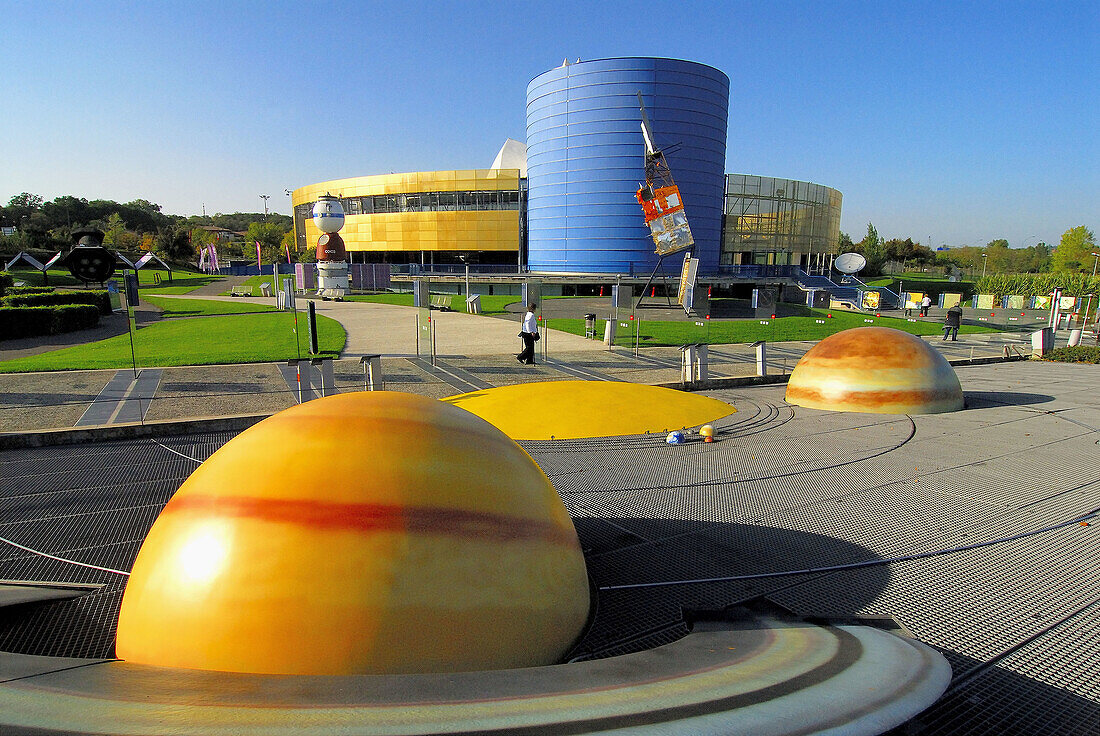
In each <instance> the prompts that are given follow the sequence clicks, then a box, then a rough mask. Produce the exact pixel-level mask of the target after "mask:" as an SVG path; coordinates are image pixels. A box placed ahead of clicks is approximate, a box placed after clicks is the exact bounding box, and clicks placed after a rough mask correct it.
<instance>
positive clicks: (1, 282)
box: [0, 271, 15, 295]
mask: <svg viewBox="0 0 1100 736" xmlns="http://www.w3.org/2000/svg"><path fill="white" fill-rule="evenodd" d="M14 283H15V277H13V276H12V275H11V274H10V273H8V272H7V271H0V295H3V293H4V289H7V288H8V287H9V286H11V285H12V284H14Z"/></svg>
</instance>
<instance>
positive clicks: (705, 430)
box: [699, 424, 714, 437]
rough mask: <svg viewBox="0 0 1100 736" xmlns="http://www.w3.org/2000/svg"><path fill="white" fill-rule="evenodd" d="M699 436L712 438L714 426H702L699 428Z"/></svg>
mask: <svg viewBox="0 0 1100 736" xmlns="http://www.w3.org/2000/svg"><path fill="white" fill-rule="evenodd" d="M699 434H700V435H702V436H703V437H713V436H714V425H713V424H704V425H703V426H702V427H699Z"/></svg>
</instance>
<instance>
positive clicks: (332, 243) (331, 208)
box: [313, 194, 348, 300]
mask: <svg viewBox="0 0 1100 736" xmlns="http://www.w3.org/2000/svg"><path fill="white" fill-rule="evenodd" d="M313 223H314V224H315V225H317V229H318V230H320V231H321V237H319V238H318V239H317V287H318V288H317V296H319V297H321V298H322V299H325V300H328V299H337V300H340V299H343V298H344V296H345V295H347V293H348V264H347V251H346V250H345V249H344V240H343V238H341V237H340V233H339V230H340V228H342V227H343V226H344V208H343V207H342V206H341V205H340V200H339V199H337V198H336V197H333V196H332V195H330V194H324V195H321V196H320V197H318V198H317V203H316V204H315V205H313Z"/></svg>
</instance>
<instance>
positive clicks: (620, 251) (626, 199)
mask: <svg viewBox="0 0 1100 736" xmlns="http://www.w3.org/2000/svg"><path fill="white" fill-rule="evenodd" d="M639 92H641V94H642V100H643V101H644V102H645V106H646V111H647V113H648V115H649V117H650V121H651V123H652V125H653V131H654V136H655V138H656V140H655V143H656V145H657V146H658V147H660V148H661V149H663V150H666V151H667V153H666V158H667V161H668V165H669V168H670V169H671V170H672V175H673V177H674V178H675V180H676V183H677V185H679V187H680V191H681V193H682V194H683V199H684V209H685V211H686V212H687V216H688V222H689V223H690V225H691V231H692V234H693V235H694V237H695V243H696V245H695V255H696V257H698V258H699V259H700V260H701V264H700V266H701V270H702V271H704V272H706V271H709V272H713V271H715V270H717V267H718V254H719V248H720V242H721V227H722V205H723V197H724V191H725V180H724V172H725V160H726V121H727V115H728V108H729V78H728V77H727V76H726V75H725V74H723V73H722V72H720V71H718V70H717V69H714V68H712V67H709V66H705V65H703V64H697V63H695V62H690V61H680V60H676V59H654V58H625V59H600V60H596V61H585V62H580V63H577V64H571V65H569V66H564V67H559V68H557V69H552V70H550V71H548V72H545V73H544V74H540V75H539V76H537V77H535V78H534V79H533V80H531V83H530V84H529V85H528V86H527V167H528V168H527V175H528V196H527V206H528V213H529V225H528V243H529V245H528V264H529V266H530V267H531V269H532V270H535V271H563V272H595V273H628V272H635V273H644V272H648V271H650V270H651V269H652V268H653V267H654V266H655V265H656V263H657V255H656V254H655V253H654V245H653V240H652V238H651V237H650V233H649V228H648V227H646V225H645V222H644V220H643V219H642V211H641V208H640V207H639V206H638V203H637V200H636V199H635V196H634V195H635V192H636V191H637V189H638V186H639V185H640V184H642V183H644V180H645V170H644V158H643V156H644V147H643V144H642V135H641V127H640V125H641V116H640V114H639V111H638V93H639ZM665 268H666V269H667V270H668V271H670V272H674V271H678V270H679V268H680V259H678V258H670V259H668V260H667V261H666V263H665Z"/></svg>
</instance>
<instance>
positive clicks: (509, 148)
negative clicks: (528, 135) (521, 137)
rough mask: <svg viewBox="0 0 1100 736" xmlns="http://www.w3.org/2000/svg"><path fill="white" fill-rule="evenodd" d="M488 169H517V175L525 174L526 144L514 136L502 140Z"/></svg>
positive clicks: (523, 175) (524, 175)
mask: <svg viewBox="0 0 1100 736" xmlns="http://www.w3.org/2000/svg"><path fill="white" fill-rule="evenodd" d="M489 168H490V169H519V175H520V176H522V177H526V176H527V146H526V145H525V144H523V143H521V142H519V141H517V140H516V139H515V138H509V139H508V140H506V141H504V145H503V146H501V147H500V151H498V152H497V157H496V158H495V159H493V165H492V166H490V167H489Z"/></svg>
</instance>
